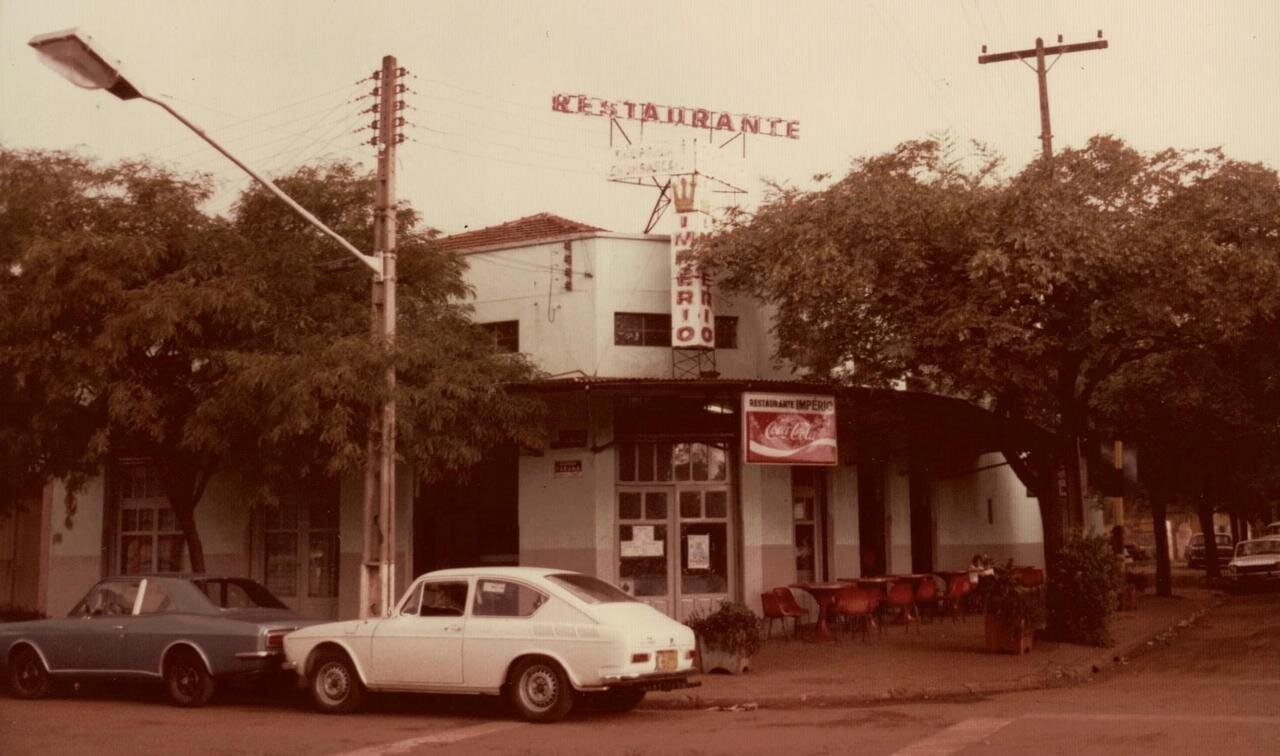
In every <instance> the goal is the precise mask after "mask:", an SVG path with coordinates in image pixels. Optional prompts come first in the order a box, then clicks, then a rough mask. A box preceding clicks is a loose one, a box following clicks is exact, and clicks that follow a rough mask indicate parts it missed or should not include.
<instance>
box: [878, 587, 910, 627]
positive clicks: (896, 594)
mask: <svg viewBox="0 0 1280 756" xmlns="http://www.w3.org/2000/svg"><path fill="white" fill-rule="evenodd" d="M885 608H886V609H888V610H889V611H896V612H897V613H898V616H899V617H901V618H902V624H903V625H904V626H905V627H906V628H907V632H911V623H912V622H915V621H916V618H917V614H916V592H915V589H914V588H913V587H912V585H911V581H910V580H895V581H894V583H893V585H892V586H891V587H890V588H889V594H888V596H886V597H885Z"/></svg>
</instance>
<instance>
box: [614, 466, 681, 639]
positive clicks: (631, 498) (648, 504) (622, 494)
mask: <svg viewBox="0 0 1280 756" xmlns="http://www.w3.org/2000/svg"><path fill="white" fill-rule="evenodd" d="M670 495H671V492H670V488H669V487H666V486H664V487H661V488H656V487H655V488H642V489H627V490H621V491H619V492H618V585H619V587H621V588H622V590H624V591H626V592H627V593H630V594H631V595H632V596H635V597H636V598H638V599H640V600H641V601H643V602H645V603H646V604H649V605H650V606H652V607H653V608H655V609H657V610H658V611H660V612H662V613H664V614H667V615H670V614H672V608H673V606H672V601H671V599H672V592H671V575H670V568H669V566H668V556H669V550H668V549H667V535H668V533H669V530H668V527H669V518H670V511H669V510H670V506H669V503H670Z"/></svg>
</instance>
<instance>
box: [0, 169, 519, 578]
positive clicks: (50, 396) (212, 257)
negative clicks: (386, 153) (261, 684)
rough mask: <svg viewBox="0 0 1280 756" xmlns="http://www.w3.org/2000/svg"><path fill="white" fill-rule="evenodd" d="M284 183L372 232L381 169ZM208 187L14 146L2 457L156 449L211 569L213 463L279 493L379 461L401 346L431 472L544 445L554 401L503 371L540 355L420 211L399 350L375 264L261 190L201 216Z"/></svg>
mask: <svg viewBox="0 0 1280 756" xmlns="http://www.w3.org/2000/svg"><path fill="white" fill-rule="evenodd" d="M279 183H280V184H281V185H282V187H283V188H284V189H285V191H287V192H289V193H290V194H292V195H293V196H295V197H296V198H297V199H298V200H299V201H300V202H301V203H302V204H303V205H304V206H306V207H308V208H309V209H311V210H312V211H313V212H314V213H316V214H317V215H318V216H319V217H323V218H325V219H326V222H328V223H329V224H330V225H331V226H332V227H333V228H335V230H337V231H338V232H339V233H341V234H343V235H344V236H346V237H347V238H349V239H351V240H352V241H353V243H355V244H356V245H357V246H358V247H361V248H364V249H369V248H371V246H372V244H371V242H372V239H371V235H372V234H371V229H372V208H371V202H370V198H371V197H372V196H373V191H372V183H373V179H372V178H371V177H369V176H366V175H361V174H360V173H358V172H357V171H356V169H355V168H353V167H352V166H350V165H346V164H337V165H331V166H326V167H323V168H306V169H302V170H300V171H298V172H297V173H295V174H294V175H292V176H289V177H287V178H285V179H283V180H282V181H280V182H279ZM208 195H209V186H208V183H207V181H205V180H204V179H200V178H183V177H179V176H176V175H174V174H172V173H170V172H168V171H165V170H162V169H159V168H156V167H153V166H149V165H146V164H141V163H125V164H120V165H114V166H105V167H104V166H98V165H95V164H93V163H92V162H90V161H88V160H85V159H83V158H79V157H76V156H73V155H67V154H61V153H40V152H13V151H0V242H3V249H4V252H2V253H0V254H3V255H5V256H4V258H3V259H0V264H3V265H4V266H5V268H6V269H7V273H6V274H5V275H3V276H0V298H2V299H3V301H5V302H6V303H13V306H11V307H10V306H6V308H4V311H3V312H0V402H2V403H3V404H2V405H0V406H3V407H4V409H5V413H4V417H3V419H0V458H3V459H4V460H5V462H4V463H3V464H4V465H5V468H6V469H5V472H6V473H7V472H9V471H10V470H12V471H13V472H14V473H15V475H20V476H21V477H22V478H23V479H24V480H27V481H30V480H43V479H46V478H47V477H49V476H68V477H70V478H71V479H72V480H73V481H75V480H83V478H84V477H86V476H88V475H93V474H96V473H97V472H98V471H99V470H100V469H101V468H102V466H103V465H104V464H105V463H106V462H107V461H108V459H109V455H110V454H112V453H121V452H127V453H130V454H139V455H144V456H146V457H149V458H151V459H153V460H155V461H156V462H157V463H158V466H159V469H160V472H161V478H162V481H163V484H164V487H165V491H166V493H167V495H168V499H169V503H170V506H171V507H172V509H173V511H174V513H175V517H176V520H177V522H178V524H179V526H180V527H181V529H182V531H183V533H184V535H185V540H186V544H187V547H188V553H189V555H190V560H191V565H192V567H193V569H196V570H203V569H204V566H205V565H204V554H203V547H202V545H201V542H200V538H199V534H198V532H197V529H196V525H195V518H194V511H195V508H196V506H197V505H198V503H199V502H200V500H201V498H202V496H203V493H204V490H205V486H206V485H207V483H208V481H209V479H210V478H211V477H212V476H213V475H215V474H218V473H222V474H228V475H233V476H235V477H238V478H240V479H241V480H243V481H244V483H245V484H246V485H247V486H249V487H251V488H252V489H253V490H255V491H256V492H257V494H258V497H259V498H267V499H270V498H272V497H274V496H275V495H276V493H277V492H280V491H282V490H285V489H287V487H289V486H290V485H291V484H293V483H295V482H297V481H298V480H300V479H303V478H308V477H315V476H337V475H344V474H351V473H354V472H356V471H358V470H361V469H362V468H363V465H364V462H365V453H366V442H367V439H368V432H369V418H370V417H371V407H373V406H377V404H379V403H380V402H381V401H382V399H383V398H384V396H385V387H384V384H383V380H382V374H383V369H384V366H385V365H386V364H387V362H388V360H391V361H394V363H395V364H396V367H397V370H398V373H399V381H398V385H397V392H398V396H397V401H398V403H399V412H398V416H397V419H398V429H399V430H398V433H399V435H400V437H401V439H403V441H402V443H401V445H400V450H401V453H402V455H403V457H404V458H405V459H406V460H407V461H409V462H410V463H412V464H413V466H414V467H415V468H416V469H417V470H418V471H419V472H420V473H422V474H423V475H427V476H435V475H441V474H445V473H447V472H449V471H453V470H459V469H462V468H465V467H467V466H468V465H469V464H471V463H474V462H475V461H477V460H478V459H479V458H480V456H481V455H482V454H483V452H484V450H485V449H486V448H487V447H489V446H490V445H493V444H496V443H499V442H517V443H526V444H537V443H538V441H539V439H538V438H537V433H536V431H535V430H533V429H534V428H536V427H537V425H538V424H537V423H536V422H534V420H535V419H536V418H537V416H538V413H539V408H538V406H537V405H536V404H535V403H534V402H532V401H531V400H528V399H524V398H520V397H515V396H512V395H510V394H508V393H507V392H505V391H504V390H503V388H502V385H503V383H504V382H506V381H511V380H519V379H522V378H525V377H527V376H528V375H529V374H530V367H529V366H528V365H527V364H526V363H525V362H524V361H523V360H521V359H520V358H519V357H514V356H511V355H503V354H498V353H496V351H495V349H494V347H493V345H492V342H491V340H489V339H487V338H486V337H485V336H484V334H483V333H482V332H480V330H479V329H477V328H475V327H474V326H472V325H471V323H470V321H469V319H468V311H467V309H466V308H465V307H464V306H461V305H459V304H457V300H458V298H459V297H461V295H463V294H464V293H465V292H466V289H465V286H464V283H463V279H462V274H463V267H462V263H461V261H460V260H459V259H458V258H456V257H453V256H446V255H441V254H438V253H436V252H435V251H434V250H433V248H432V245H431V241H430V237H431V235H432V234H431V232H429V231H426V230H419V228H418V224H419V218H418V216H417V214H416V213H414V212H412V211H411V210H407V209H406V210H404V211H402V212H401V213H400V217H399V220H400V225H401V229H402V231H401V237H400V243H399V244H398V252H399V257H400V266H399V281H398V294H399V302H400V310H401V317H400V328H399V333H398V337H397V341H396V344H395V346H394V349H384V348H383V347H384V345H382V344H379V343H376V342H375V341H373V340H372V339H371V338H370V325H369V317H370V307H369V286H370V278H369V275H368V273H367V271H365V270H364V269H363V267H360V268H356V267H353V266H348V265H345V264H343V259H342V257H343V255H344V254H345V253H342V252H341V250H337V249H336V248H335V247H334V246H333V245H332V243H331V242H328V241H327V240H325V239H324V238H322V237H320V236H319V235H317V234H315V233H313V232H312V231H311V229H310V228H309V227H307V226H305V225H304V223H303V222H302V221H301V219H297V218H296V217H295V216H293V215H292V213H291V211H289V210H288V209H287V208H286V207H284V206H283V205H282V204H280V203H279V202H278V201H277V200H275V199H274V198H273V197H272V196H271V195H269V194H268V193H267V192H265V191H262V190H258V189H251V190H249V191H247V192H246V193H245V194H244V195H243V196H242V197H241V198H240V201H239V202H238V204H237V205H236V207H235V210H234V212H233V213H232V214H231V217H230V218H216V217H210V216H208V215H206V214H205V213H203V212H202V210H201V205H202V203H203V201H204V200H205V199H206V198H207V197H208ZM10 409H13V410H14V411H13V412H10Z"/></svg>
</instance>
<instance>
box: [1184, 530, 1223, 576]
mask: <svg viewBox="0 0 1280 756" xmlns="http://www.w3.org/2000/svg"><path fill="white" fill-rule="evenodd" d="M1214 540H1216V541H1217V546H1218V566H1222V565H1225V564H1226V563H1227V562H1230V561H1231V548H1232V544H1231V536H1229V535H1227V534H1226V533H1216V534H1214ZM1204 551H1205V547H1204V533H1196V534H1194V535H1192V536H1191V540H1190V541H1188V542H1187V566H1188V567H1192V568H1198V567H1203V566H1204Z"/></svg>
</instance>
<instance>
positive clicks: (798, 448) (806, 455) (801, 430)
mask: <svg viewBox="0 0 1280 756" xmlns="http://www.w3.org/2000/svg"><path fill="white" fill-rule="evenodd" d="M742 445H743V459H744V461H746V462H747V463H749V464H755V465H834V464H836V459H837V457H836V399H835V397H833V396H814V395H809V394H743V395H742Z"/></svg>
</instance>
